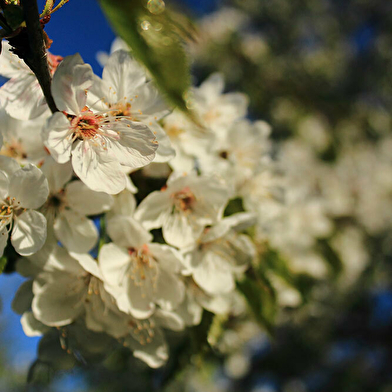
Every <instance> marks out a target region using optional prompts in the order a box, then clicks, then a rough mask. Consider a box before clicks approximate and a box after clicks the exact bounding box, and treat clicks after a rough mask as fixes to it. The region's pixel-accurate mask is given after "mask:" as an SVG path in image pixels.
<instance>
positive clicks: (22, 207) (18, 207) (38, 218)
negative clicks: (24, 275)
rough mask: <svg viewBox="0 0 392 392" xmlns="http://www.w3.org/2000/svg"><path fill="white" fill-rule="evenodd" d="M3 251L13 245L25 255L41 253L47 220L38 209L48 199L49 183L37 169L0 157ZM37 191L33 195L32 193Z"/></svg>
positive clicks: (0, 216)
mask: <svg viewBox="0 0 392 392" xmlns="http://www.w3.org/2000/svg"><path fill="white" fill-rule="evenodd" d="M0 167H1V169H2V171H0V233H1V234H0V252H1V254H3V251H4V248H5V246H6V244H7V239H8V234H9V233H11V235H10V236H11V244H12V246H13V247H14V248H15V250H16V251H17V252H18V253H19V254H21V255H22V256H28V255H31V254H33V253H35V252H36V251H38V250H39V249H40V248H41V247H42V246H43V244H44V242H45V239H46V219H45V217H44V216H43V215H42V214H41V213H40V212H38V211H35V209H37V208H39V207H40V206H41V205H42V204H43V203H44V202H45V201H46V198H47V197H48V193H49V189H48V182H47V180H46V178H45V176H44V175H43V173H42V172H41V170H39V169H38V168H37V167H36V166H34V165H32V164H28V165H26V166H25V167H23V168H20V166H19V164H18V163H17V162H16V161H15V160H13V159H11V158H7V157H0ZM32 189H34V192H31V190H32Z"/></svg>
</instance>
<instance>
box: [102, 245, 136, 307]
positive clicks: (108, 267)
mask: <svg viewBox="0 0 392 392" xmlns="http://www.w3.org/2000/svg"><path fill="white" fill-rule="evenodd" d="M98 260H99V268H100V270H101V272H102V276H103V278H104V283H105V288H106V284H108V285H109V286H112V287H114V288H119V287H120V288H122V286H123V283H124V279H125V278H126V277H125V276H124V271H125V270H126V268H127V266H128V265H129V263H130V256H129V253H128V251H127V250H126V249H124V248H120V247H119V246H117V245H116V244H114V243H110V244H105V245H103V246H102V248H101V250H100V251H99V255H98ZM107 290H108V291H109V292H110V293H111V294H112V293H113V290H112V289H111V288H110V287H108V288H107ZM112 295H113V294H112ZM116 299H117V298H116ZM119 307H120V309H121V310H123V311H127V310H128V309H129V308H128V307H125V309H126V310H124V306H120V305H119Z"/></svg>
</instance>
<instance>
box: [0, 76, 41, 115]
mask: <svg viewBox="0 0 392 392" xmlns="http://www.w3.org/2000/svg"><path fill="white" fill-rule="evenodd" d="M0 100H1V101H2V102H4V103H5V110H6V112H7V113H8V114H9V115H10V116H11V117H13V118H16V119H18V120H30V119H33V118H37V117H39V116H40V115H41V114H43V113H44V112H45V111H46V110H47V109H48V106H47V105H46V101H45V98H44V95H43V93H42V89H41V86H40V85H39V83H38V80H37V79H36V77H35V75H33V74H27V73H26V74H24V75H19V77H17V78H12V79H11V80H9V81H8V82H6V83H4V84H3V86H2V87H1V88H0Z"/></svg>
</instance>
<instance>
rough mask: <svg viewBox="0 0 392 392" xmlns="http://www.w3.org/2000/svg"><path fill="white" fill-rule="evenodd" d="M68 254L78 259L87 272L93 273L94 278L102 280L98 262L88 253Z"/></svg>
mask: <svg viewBox="0 0 392 392" xmlns="http://www.w3.org/2000/svg"><path fill="white" fill-rule="evenodd" d="M70 255H71V256H72V257H73V258H74V259H76V260H77V261H78V263H79V264H80V265H81V266H82V267H83V269H84V270H85V271H87V272H88V273H89V274H91V275H94V276H95V277H96V278H98V279H100V280H102V279H103V277H102V273H101V270H100V269H99V266H98V263H97V261H96V260H95V259H93V258H92V257H91V256H90V255H89V254H87V253H85V254H82V253H74V252H70Z"/></svg>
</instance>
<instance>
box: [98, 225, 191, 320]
mask: <svg viewBox="0 0 392 392" xmlns="http://www.w3.org/2000/svg"><path fill="white" fill-rule="evenodd" d="M107 229H108V234H109V236H110V237H111V238H112V240H113V241H114V242H112V243H110V244H105V245H103V246H102V248H101V250H100V253H99V263H100V267H101V270H102V274H103V277H104V279H105V282H108V283H109V287H108V288H107V290H108V291H110V287H116V288H117V287H121V288H122V289H123V290H124V291H125V292H126V295H125V296H122V297H121V298H117V304H118V306H119V308H120V309H121V310H122V311H124V312H127V313H130V314H132V315H133V316H134V317H137V318H147V317H150V316H151V315H152V314H153V313H154V310H155V308H156V304H158V305H159V306H160V307H161V308H162V309H164V310H168V311H172V310H174V309H175V308H176V307H177V306H178V305H179V304H180V303H181V302H182V300H183V298H184V292H185V288H184V285H183V283H182V281H181V280H180V277H179V272H180V270H181V269H182V268H183V265H182V257H181V255H180V254H179V253H178V251H176V250H175V249H173V248H172V247H170V246H167V245H161V244H157V243H152V235H151V234H150V233H149V232H148V231H147V230H146V229H144V228H143V226H142V225H141V224H140V223H139V222H137V221H136V220H135V219H133V218H132V217H116V218H112V219H110V220H109V222H108V227H107Z"/></svg>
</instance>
